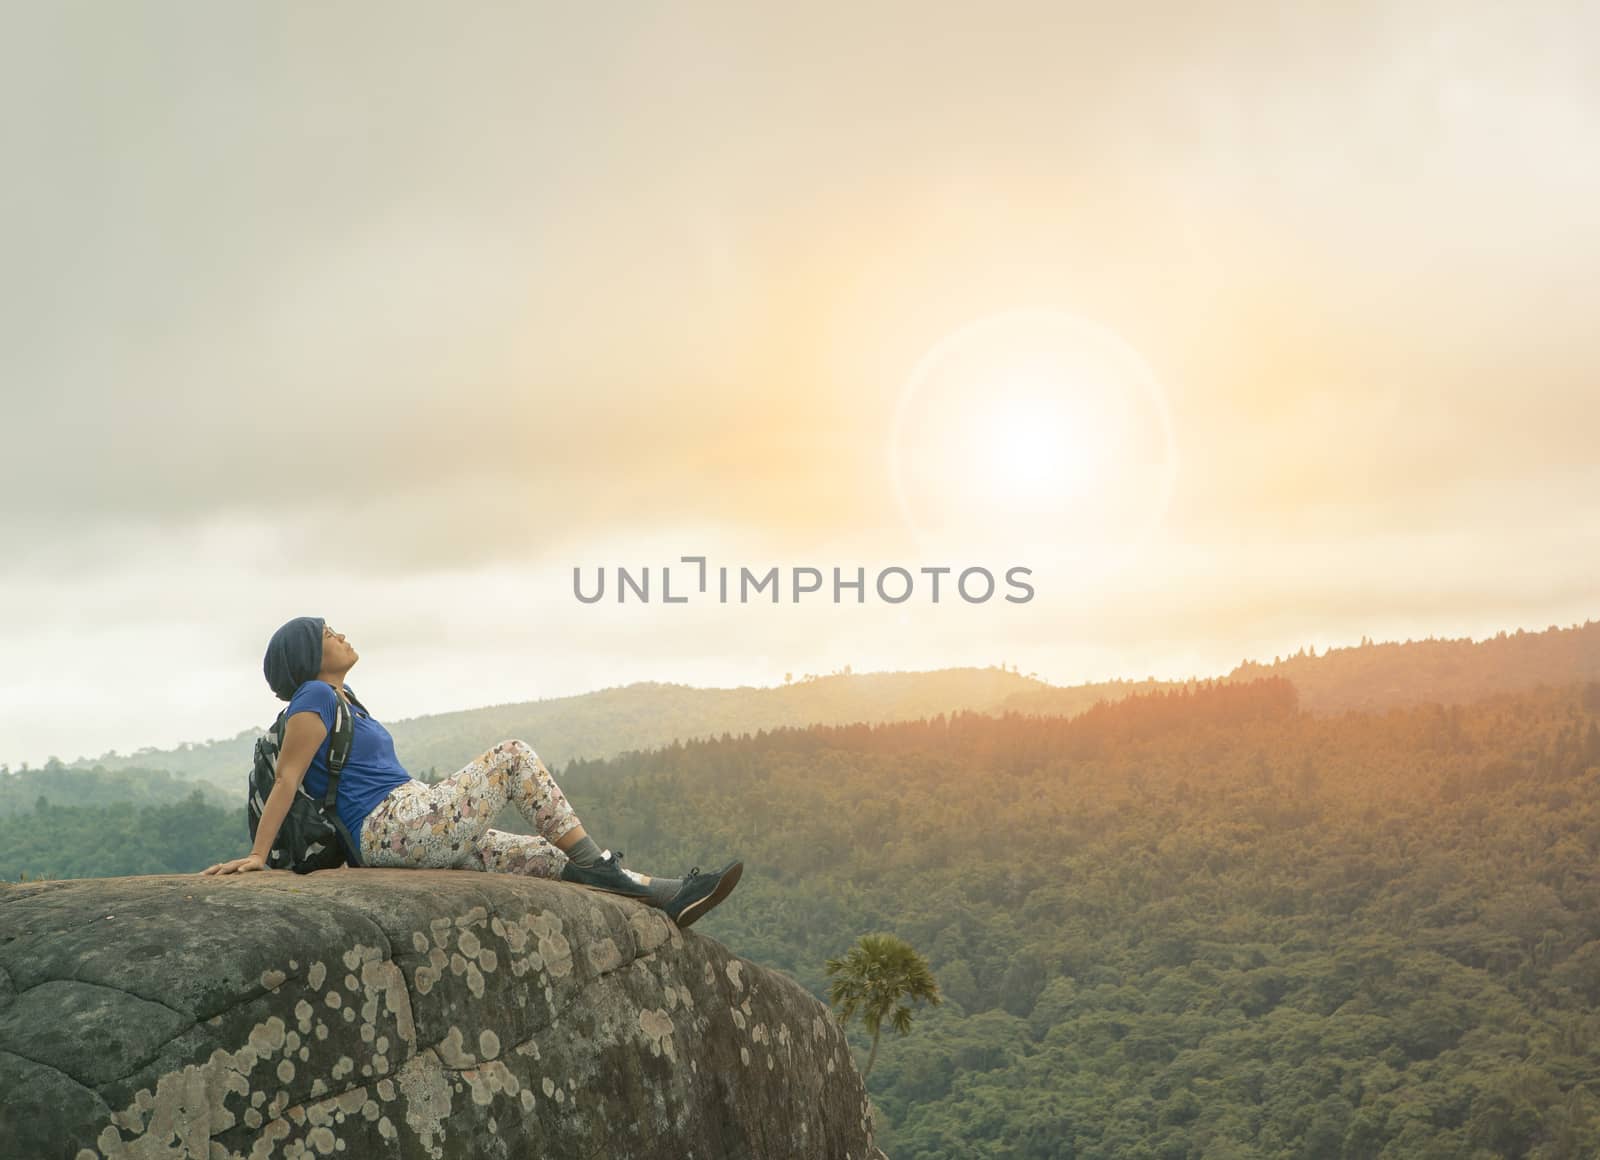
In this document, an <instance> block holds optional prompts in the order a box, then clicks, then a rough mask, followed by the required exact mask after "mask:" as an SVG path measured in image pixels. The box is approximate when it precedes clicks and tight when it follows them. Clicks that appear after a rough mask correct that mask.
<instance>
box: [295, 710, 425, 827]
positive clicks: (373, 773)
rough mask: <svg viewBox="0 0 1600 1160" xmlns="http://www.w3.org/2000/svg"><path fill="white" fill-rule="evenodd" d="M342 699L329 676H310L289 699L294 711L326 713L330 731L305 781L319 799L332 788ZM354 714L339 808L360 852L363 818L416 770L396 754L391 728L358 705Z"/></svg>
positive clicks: (306, 789)
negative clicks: (332, 752)
mask: <svg viewBox="0 0 1600 1160" xmlns="http://www.w3.org/2000/svg"><path fill="white" fill-rule="evenodd" d="M338 704H339V695H338V694H337V693H335V692H334V691H333V686H332V685H330V684H328V682H327V681H317V680H311V681H306V682H305V683H304V684H302V685H301V686H300V687H299V688H298V689H296V690H295V691H294V696H293V697H292V698H290V700H289V716H291V717H292V716H294V715H295V714H296V713H315V714H317V716H319V717H321V718H322V724H323V725H324V726H326V727H327V730H328V736H327V737H325V738H324V739H323V742H322V744H321V745H320V746H318V747H317V752H316V753H315V754H314V755H313V756H312V758H311V764H310V765H309V766H307V767H306V776H305V780H304V781H303V782H302V783H301V784H302V785H303V786H304V787H305V791H306V792H307V793H308V794H310V795H311V796H312V797H314V798H316V799H317V800H318V801H321V800H322V795H323V794H325V793H327V792H328V748H329V746H331V745H332V744H333V722H334V710H335V709H336V708H337V706H338ZM350 717H351V728H352V730H353V732H352V734H351V737H350V756H349V757H347V758H346V759H345V763H344V769H343V770H341V771H340V773H339V800H338V804H337V809H338V813H339V820H340V821H341V822H343V823H344V824H345V826H346V827H347V828H348V829H349V831H350V838H351V840H352V841H354V842H355V844H356V853H357V854H360V852H361V823H362V822H364V821H365V820H366V817H367V815H368V814H370V813H371V812H372V810H373V807H374V806H376V805H377V804H378V803H379V802H381V801H382V800H383V799H384V798H386V797H388V796H389V791H390V790H392V789H394V788H395V786H398V785H404V784H405V783H406V782H408V781H410V780H411V775H410V774H409V773H407V772H406V771H405V769H404V768H402V766H401V765H400V761H399V759H398V758H397V757H395V755H394V738H393V737H390V736H389V731H388V730H387V729H385V728H384V727H383V726H382V725H379V724H378V723H377V722H376V721H374V720H373V719H372V718H371V717H369V716H367V714H366V712H365V711H364V710H362V709H359V708H357V707H356V706H355V705H351V706H350Z"/></svg>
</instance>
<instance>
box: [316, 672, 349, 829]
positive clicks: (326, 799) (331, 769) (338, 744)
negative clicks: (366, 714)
mask: <svg viewBox="0 0 1600 1160" xmlns="http://www.w3.org/2000/svg"><path fill="white" fill-rule="evenodd" d="M334 693H335V694H337V696H338V698H339V704H338V705H337V706H335V707H334V711H333V740H332V741H330V742H329V743H328V792H327V793H325V794H323V795H322V804H323V805H324V806H326V807H327V808H328V809H330V810H331V809H335V808H336V806H337V803H338V800H339V774H340V771H342V770H343V769H344V763H345V762H346V761H347V760H349V758H350V742H351V739H352V738H353V737H354V736H355V731H356V730H355V721H354V720H352V718H351V716H350V706H349V704H347V703H346V701H345V699H344V694H343V693H341V692H339V690H338V689H335V690H334Z"/></svg>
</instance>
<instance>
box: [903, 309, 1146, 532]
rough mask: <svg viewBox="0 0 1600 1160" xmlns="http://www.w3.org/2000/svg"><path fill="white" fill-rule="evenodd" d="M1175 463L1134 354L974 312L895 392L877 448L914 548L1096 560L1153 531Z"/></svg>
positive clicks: (1080, 333) (1051, 317) (1015, 318)
mask: <svg viewBox="0 0 1600 1160" xmlns="http://www.w3.org/2000/svg"><path fill="white" fill-rule="evenodd" d="M1176 460H1177V456H1176V449H1175V446H1174V442H1173V436H1172V427H1171V422H1170V419H1169V416H1168V413H1167V407H1166V402H1165V399H1164V397H1163V395H1162V393H1161V391H1160V389H1159V387H1158V385H1157V384H1156V382H1155V379H1154V376H1153V375H1152V374H1151V372H1150V370H1149V368H1148V367H1147V366H1146V365H1145V363H1144V361H1143V360H1142V359H1140V358H1139V357H1138V355H1137V354H1136V353H1135V352H1134V351H1133V350H1132V349H1131V348H1129V347H1128V345H1127V344H1126V343H1124V342H1122V340H1120V339H1119V338H1117V337H1116V336H1115V335H1113V334H1111V333H1110V332H1109V331H1106V330H1104V329H1103V328H1100V327H1097V326H1094V325H1093V324H1090V323H1088V322H1085V321H1084V320H1082V319H1078V318H1075V317H1073V316H1071V315H1068V314H1064V313H1061V312H1058V311H1050V310H1025V311H1013V312H1009V313H1006V314H1000V315H995V316H993V317H991V318H987V319H981V320H979V321H977V322H975V323H972V324H970V325H968V326H966V327H963V328H961V329H960V330H957V331H956V332H954V333H953V334H951V335H949V336H948V337H946V338H945V339H944V340H942V341H941V342H940V343H938V344H937V345H936V346H935V347H934V348H933V349H932V350H931V351H929V352H928V354H927V355H926V356H925V357H924V358H923V359H922V361H921V362H920V363H919V364H918V365H917V367H916V368H915V370H914V371H913V373H912V375H911V377H910V379H909V380H908V381H907V383H906V386H905V388H904V389H903V390H902V392H901V396H900V400H899V405H898V407H897V408H896V412H895V421H894V430H893V433H892V436H891V439H890V447H889V469H890V474H891V476H892V479H893V485H894V488H895V495H896V497H897V499H898V501H899V503H900V508H901V512H902V514H903V516H904V518H905V521H906V524H907V526H908V527H909V528H910V530H911V531H912V533H913V534H914V535H915V536H916V538H917V539H919V540H920V541H922V542H923V543H924V544H925V545H927V546H929V547H932V546H934V545H935V544H938V545H941V546H946V547H948V548H949V549H950V550H959V549H960V548H962V547H968V546H971V547H976V546H979V545H992V546H997V547H1002V548H1004V547H1010V548H1012V549H1014V550H1016V551H1022V550H1027V551H1033V552H1036V553H1048V554H1050V555H1053V556H1055V557H1058V558H1063V559H1065V558H1071V559H1077V560H1083V559H1091V560H1096V561H1099V562H1102V563H1108V562H1110V561H1111V560H1112V559H1113V558H1114V557H1119V556H1128V555H1130V554H1132V553H1133V552H1136V551H1137V549H1138V547H1139V546H1140V544H1142V542H1143V541H1144V540H1146V539H1147V538H1148V537H1149V536H1150V534H1151V533H1152V532H1153V531H1154V529H1155V528H1156V527H1157V526H1158V525H1159V523H1160V521H1161V519H1162V517H1163V516H1164V514H1165V511H1166V508H1167V505H1168V503H1169V501H1170V499H1171V494H1172V487H1173V482H1174V478H1175V473H1176Z"/></svg>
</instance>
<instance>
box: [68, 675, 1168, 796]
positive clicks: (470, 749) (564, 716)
mask: <svg viewBox="0 0 1600 1160" xmlns="http://www.w3.org/2000/svg"><path fill="white" fill-rule="evenodd" d="M350 686H351V688H353V689H355V690H356V692H357V694H358V695H360V694H361V689H362V681H361V670H360V668H359V667H358V668H357V669H356V670H355V671H353V672H352V673H351V675H350ZM1048 687H1049V686H1047V685H1045V684H1044V683H1043V682H1042V681H1038V680H1035V679H1033V678H1032V677H1026V676H1022V675H1021V674H1019V673H1017V672H1015V671H1013V670H1010V669H1005V668H1001V667H999V666H998V665H997V666H993V667H990V668H956V669H939V670H936V671H933V672H893V673H840V674H834V675H830V676H816V677H813V676H810V675H809V674H808V675H806V676H803V677H801V678H800V679H797V680H795V681H794V682H792V683H790V684H785V685H779V686H776V687H772V688H756V687H751V686H741V687H739V688H734V689H701V688H695V687H693V686H691V685H678V684H664V683H660V682H654V681H645V682H639V683H636V684H632V685H625V686H618V687H615V688H610V689H601V690H599V691H597V692H593V693H584V694H581V695H578V696H572V697H556V698H551V699H548V700H543V701H526V702H519V703H514V704H506V705H493V706H489V707H487V708H481V709H468V710H463V711H461V712H454V713H436V714H431V715H429V716H425V717H414V718H404V719H398V720H391V719H390V718H389V717H388V716H387V715H386V714H385V713H384V710H383V706H382V705H381V704H378V703H375V702H373V701H371V700H368V701H367V702H366V703H367V705H368V707H369V708H370V709H371V710H372V712H373V714H374V715H375V716H377V718H378V719H379V720H380V721H382V722H383V723H384V725H385V727H386V728H388V730H389V732H390V733H392V734H393V735H394V739H395V750H396V752H397V753H398V754H399V757H400V760H401V762H402V763H403V764H404V765H405V767H406V768H407V769H408V770H409V771H410V772H411V773H412V774H413V775H414V776H417V777H426V776H427V775H428V772H429V771H430V770H433V771H435V772H437V773H440V774H444V773H450V772H453V771H454V770H456V769H459V768H460V767H461V766H462V765H464V764H466V763H467V762H468V761H469V760H471V759H472V758H473V757H475V756H476V755H477V754H478V753H480V752H482V751H483V750H484V749H487V748H488V747H489V746H491V745H494V744H496V743H497V742H500V741H504V740H505V739H507V738H510V737H520V738H522V739H523V740H525V741H527V742H528V743H529V744H530V745H532V746H533V747H534V748H535V749H537V750H538V752H539V755H540V757H542V758H543V759H544V761H545V763H546V764H547V765H552V766H555V765H564V764H566V762H568V761H569V760H571V759H572V758H574V757H608V756H611V755H612V754H616V753H621V752H624V751H626V750H629V749H644V748H649V747H652V746H659V745H666V744H668V743H669V742H671V741H674V740H679V739H688V738H694V737H716V736H720V735H721V734H723V733H732V734H739V733H747V732H755V731H756V730H758V729H772V728H776V727H778V726H783V725H809V724H812V723H821V724H831V723H835V722H844V721H867V722H877V721H899V720H912V719H915V718H918V717H929V716H933V715H934V714H936V713H950V712H957V711H960V710H963V709H970V710H976V711H980V712H981V711H985V710H989V709H993V708H995V707H996V706H998V705H999V704H1000V703H1001V702H1002V701H1004V700H1005V699H1006V698H1007V697H1009V696H1011V695H1012V694H1013V693H1015V692H1017V691H1019V690H1028V689H1037V688H1048ZM1135 687H1137V686H1135V685H1132V684H1127V683H1114V684H1111V685H1106V686H1093V688H1097V689H1101V690H1102V692H1101V693H1099V694H1097V695H1096V696H1094V697H1093V698H1091V699H1092V700H1099V699H1101V698H1102V697H1103V696H1120V695H1123V693H1124V692H1125V691H1128V690H1131V689H1133V688H1135ZM282 708H283V706H282V704H281V703H279V702H277V701H274V700H273V699H272V697H271V695H270V694H269V693H267V691H266V690H265V688H263V697H262V715H263V720H262V722H261V725H260V726H258V727H256V728H254V729H250V730H246V731H245V732H242V733H240V734H238V735H237V736H236V737H233V738H231V739H228V740H225V741H209V742H205V743H203V744H191V745H183V746H180V747H178V748H177V749H168V750H157V749H142V750H139V751H138V752H137V753H134V754H131V755H129V756H122V755H120V754H115V753H110V754H106V755H104V756H101V757H98V758H84V759H82V760H79V761H75V762H71V763H68V764H66V765H65V768H68V769H92V768H95V767H100V768H103V769H106V770H118V769H124V768H130V767H138V768H144V769H166V770H170V771H172V772H173V773H176V774H178V775H179V776H181V777H186V778H198V779H202V780H206V781H210V782H212V783H213V784H216V785H220V786H222V787H223V788H225V789H228V790H234V791H240V786H241V785H242V783H243V779H244V776H245V772H246V771H247V770H248V769H249V766H250V753H251V749H252V747H253V745H254V744H255V738H256V737H257V736H259V735H260V733H261V732H262V731H263V729H264V728H265V727H266V726H268V725H270V724H271V723H272V719H273V717H274V716H275V715H276V714H277V712H278V710H280V709H282ZM50 768H52V769H54V768H59V767H58V766H51V767H50ZM240 792H242V791H240Z"/></svg>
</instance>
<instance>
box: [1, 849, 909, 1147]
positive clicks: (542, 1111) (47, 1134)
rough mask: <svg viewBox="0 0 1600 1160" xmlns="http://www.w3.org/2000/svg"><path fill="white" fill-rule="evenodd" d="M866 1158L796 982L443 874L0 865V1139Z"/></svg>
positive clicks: (857, 1104) (570, 901) (835, 1036)
mask: <svg viewBox="0 0 1600 1160" xmlns="http://www.w3.org/2000/svg"><path fill="white" fill-rule="evenodd" d="M337 1155H342V1156H345V1157H351V1158H353V1160H354V1158H362V1157H368V1156H389V1157H405V1158H411V1157H425V1158H429V1160H444V1158H446V1157H467V1156H471V1157H522V1156H530V1157H531V1156H562V1157H583V1158H587V1157H605V1158H606V1160H629V1158H646V1157H648V1158H657V1157H660V1158H667V1157H671V1158H672V1160H688V1158H695V1157H697V1158H701V1160H713V1158H716V1157H734V1158H743V1157H749V1158H752V1160H767V1158H780V1157H795V1158H796V1160H824V1158H831V1157H840V1158H843V1157H851V1158H861V1160H873V1158H879V1160H881V1157H882V1153H881V1152H879V1151H878V1150H877V1149H876V1148H875V1147H873V1145H872V1141H871V1132H870V1122H869V1118H868V1109H867V1102H866V1095H865V1091H864V1089H863V1086H862V1082H861V1078H860V1076H859V1074H858V1073H857V1072H856V1070H855V1067H854V1066H853V1064H852V1062H851V1059H850V1055H849V1051H848V1049H847V1047H846V1045H845V1040H844V1036H843V1034H842V1033H841V1031H840V1029H839V1027H838V1025H837V1024H836V1023H835V1022H834V1020H832V1019H831V1018H830V1017H829V1013H828V1011H827V1009H826V1008H825V1007H824V1006H823V1005H822V1004H821V1003H819V1002H818V1001H817V1000H816V999H815V998H814V997H813V996H812V995H811V994H810V993H809V992H807V991H806V990H805V989H804V988H803V987H801V986H800V985H799V984H798V983H796V982H794V981H793V980H792V979H789V978H788V977H786V976H784V975H781V974H779V973H776V972H773V971H769V970H766V969H764V968H761V967H758V966H755V965H754V964H752V963H750V962H747V961H745V960H743V959H740V958H738V957H736V956H734V955H732V954H730V953H729V952H728V951H727V949H726V948H724V947H723V946H722V945H721V944H719V943H718V942H716V941H715V940H714V939H711V938H708V937H705V936H703V935H700V934H698V933H697V932H696V931H694V930H688V931H680V930H678V928H677V927H675V926H674V925H673V924H672V923H671V922H669V921H668V920H667V919H666V918H664V917H663V916H662V915H661V914H660V912H659V911H655V910H652V909H649V908H648V907H646V906H644V905H643V904H641V903H638V902H635V901H632V900H629V899H623V898H619V897H617V896H615V895H609V894H602V893H599V892H596V891H590V890H585V889H582V888H581V887H576V886H572V885H568V884H565V883H560V882H552V881H548V880H541V879H534V878H521V877H517V876H513V875H501V874H483V873H473V872H470V871H438V870H369V869H362V870H334V871H324V872H322V873H319V874H311V875H305V876H298V875H294V874H290V873H287V872H268V873H255V874H245V875H239V876H229V877H224V878H205V877H200V876H198V875H197V876H176V875H167V876H152V877H141V878H114V879H76V880H71V881H65V882H43V883H27V884H22V885H16V886H9V887H5V888H0V1156H4V1157H7V1158H8V1160H12V1158H18V1160H20V1158H24V1157H35V1156H38V1157H58V1156H59V1157H65V1158H68V1160H89V1158H92V1157H130V1158H131V1157H139V1158H145V1157H207V1158H211V1157H219V1158H220V1157H250V1158H253V1160H265V1158H267V1157H288V1158H296V1157H318V1156H337Z"/></svg>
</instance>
